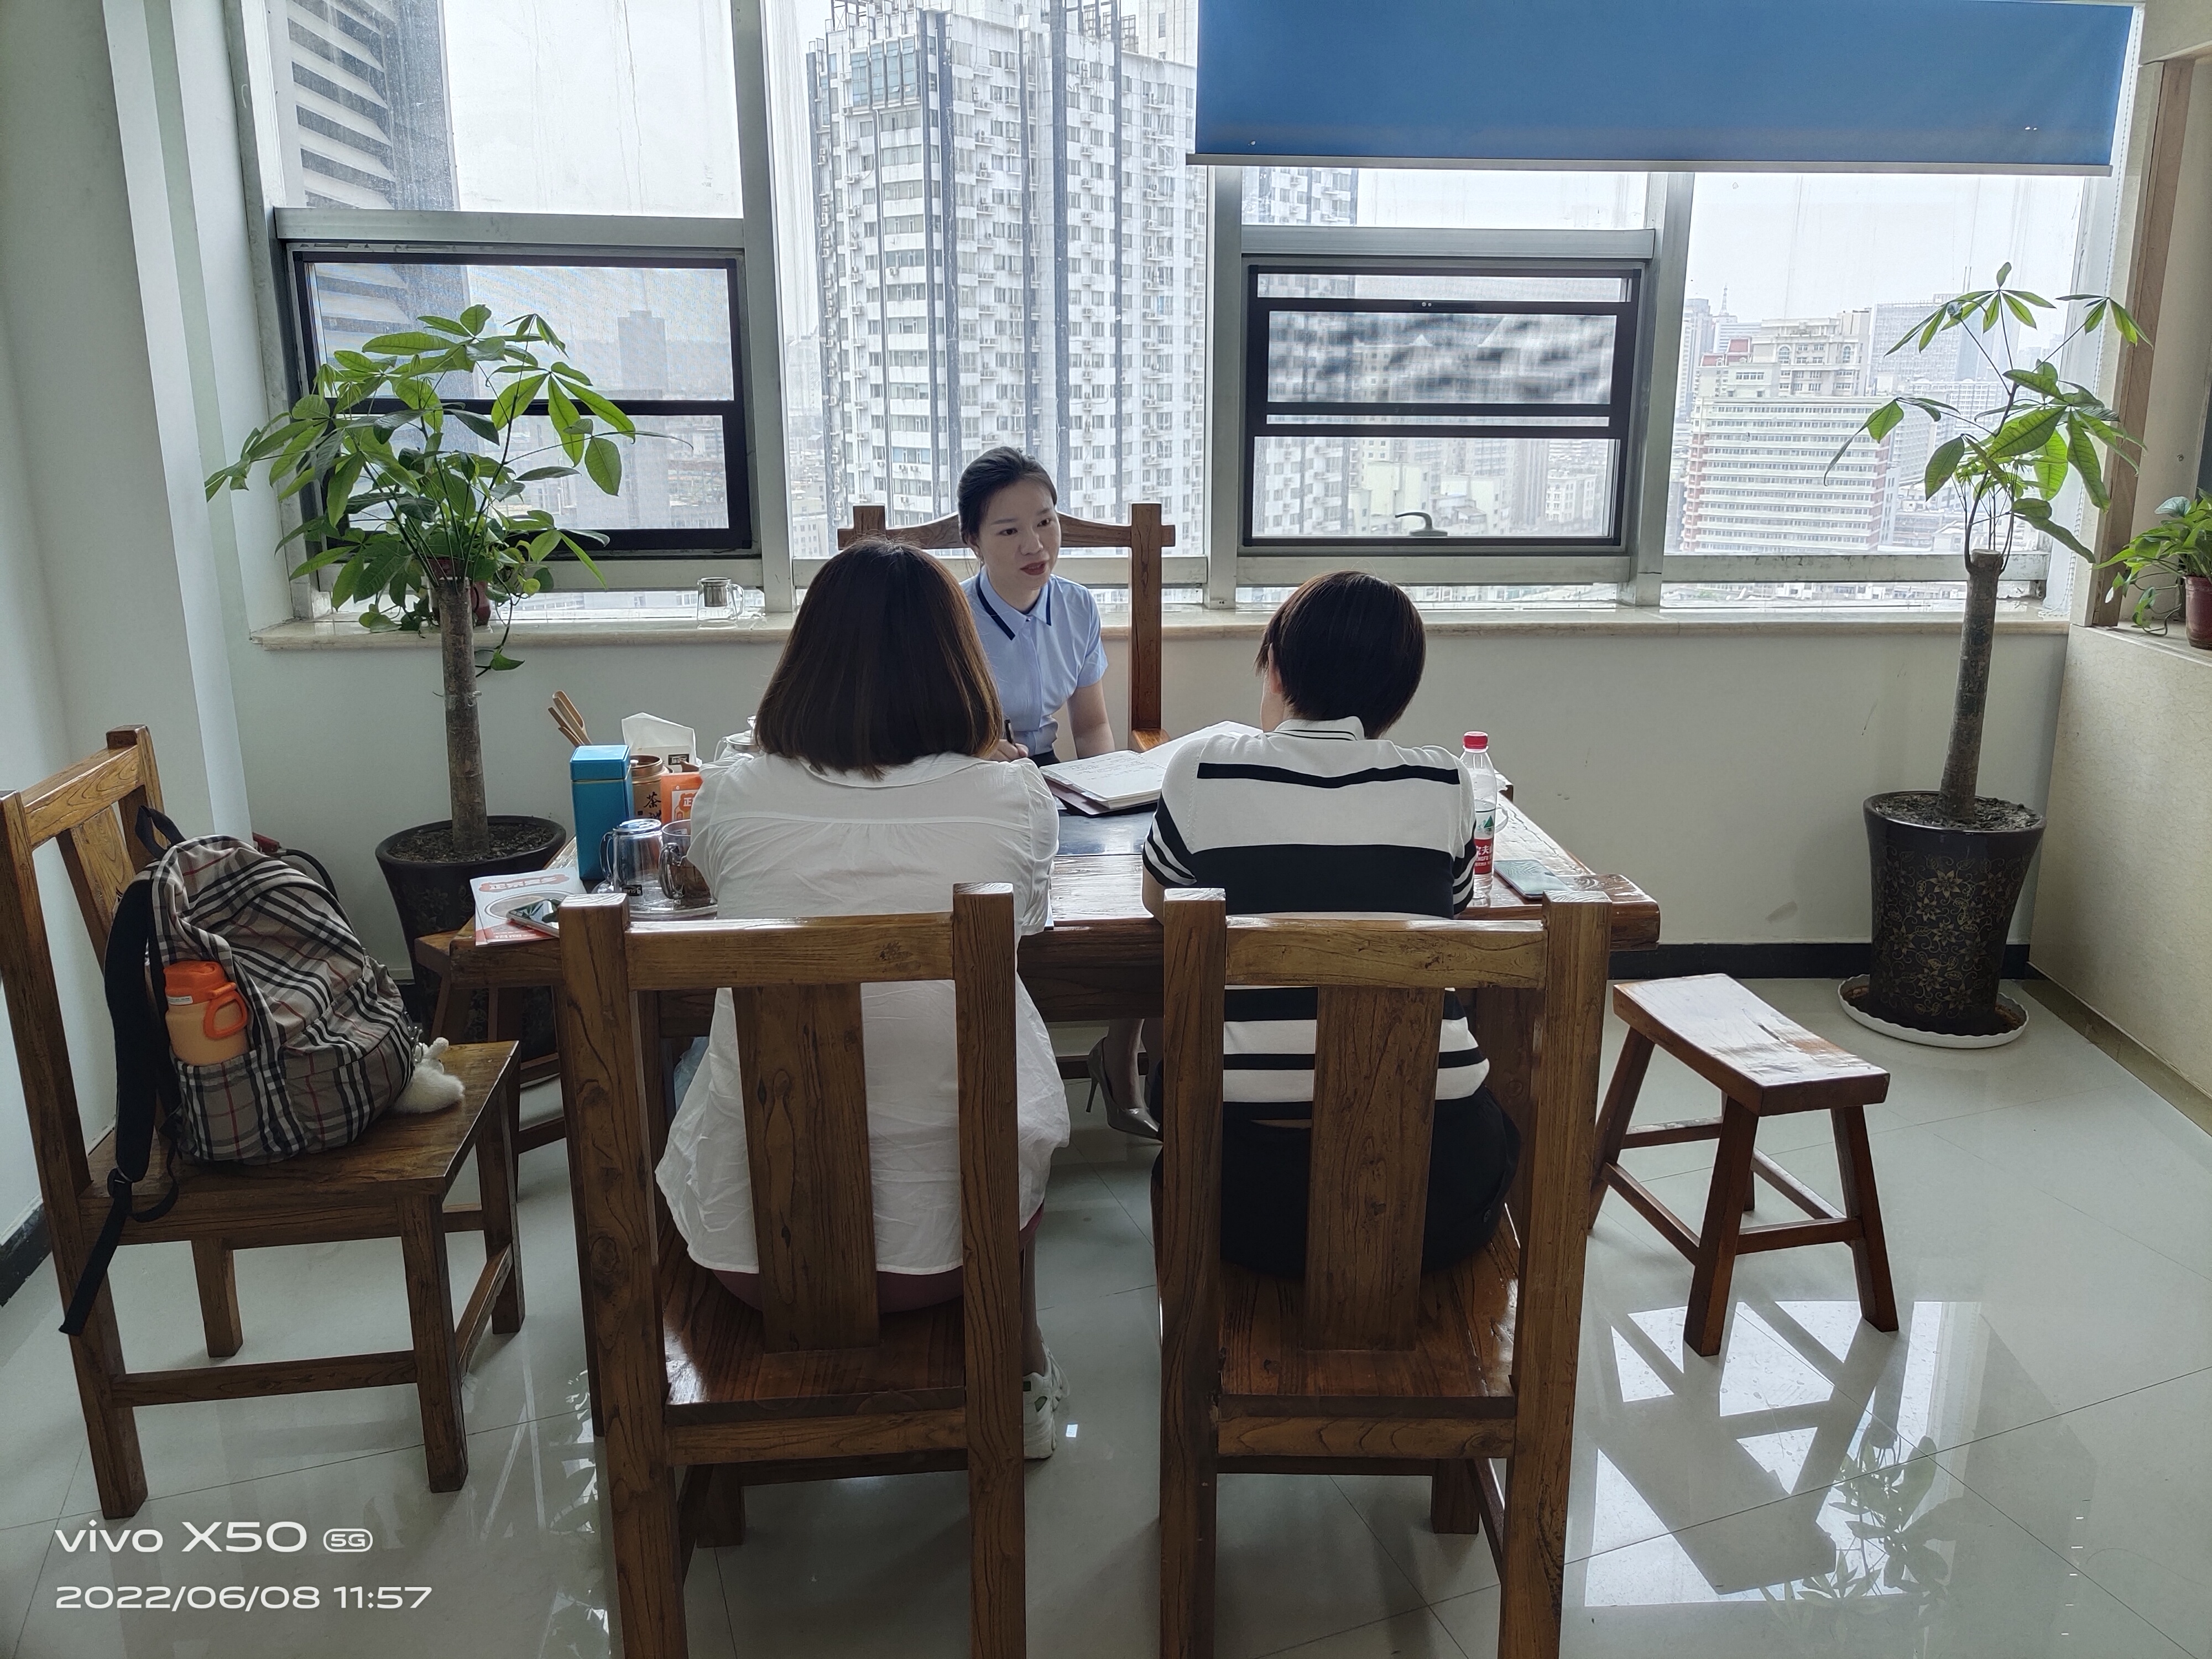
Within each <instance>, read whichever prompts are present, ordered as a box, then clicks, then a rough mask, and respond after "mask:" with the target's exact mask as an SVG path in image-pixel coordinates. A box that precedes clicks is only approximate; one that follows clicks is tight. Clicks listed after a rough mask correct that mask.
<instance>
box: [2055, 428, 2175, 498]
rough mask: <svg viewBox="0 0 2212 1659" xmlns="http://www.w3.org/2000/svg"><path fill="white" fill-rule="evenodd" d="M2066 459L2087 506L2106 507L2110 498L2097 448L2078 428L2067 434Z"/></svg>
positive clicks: (2070, 429) (2070, 430)
mask: <svg viewBox="0 0 2212 1659" xmlns="http://www.w3.org/2000/svg"><path fill="white" fill-rule="evenodd" d="M2066 459H2068V460H2069V461H2070V462H2072V463H2073V465H2074V471H2075V474H2076V475H2078V476H2079V477H2080V478H2081V489H2082V493H2083V494H2085V495H2087V496H2088V498H2089V504H2090V505H2091V506H2092V507H2100V508H2101V507H2105V506H2106V505H2108V504H2109V502H2110V501H2111V499H2112V498H2111V495H2109V494H2108V493H2107V491H2106V489H2105V469H2104V467H2103V466H2102V465H2100V463H2099V461H2098V459H2097V446H2096V444H2095V443H2094V442H2093V441H2091V439H2090V437H2089V435H2088V434H2087V432H2085V431H2084V430H2082V429H2081V428H2080V427H2079V426H2075V427H2071V428H2069V430H2068V432H2067V435H2066ZM2161 510H2163V509H2161Z"/></svg>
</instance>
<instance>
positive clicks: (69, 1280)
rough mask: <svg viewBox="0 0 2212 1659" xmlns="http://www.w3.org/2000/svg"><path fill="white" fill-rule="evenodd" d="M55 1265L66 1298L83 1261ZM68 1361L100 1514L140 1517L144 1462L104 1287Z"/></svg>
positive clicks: (114, 1517) (112, 1299) (143, 1498)
mask: <svg viewBox="0 0 2212 1659" xmlns="http://www.w3.org/2000/svg"><path fill="white" fill-rule="evenodd" d="M54 1266H55V1272H56V1273H57V1274H58V1276H59V1277H60V1279H61V1281H62V1295H63V1296H64V1297H67V1296H68V1295H69V1293H70V1291H73V1290H75V1289H76V1276H77V1273H78V1272H79V1271H80V1270H81V1269H82V1266H83V1263H82V1260H79V1261H77V1262H76V1263H75V1264H73V1265H72V1264H70V1263H66V1262H64V1261H63V1260H62V1257H61V1253H60V1252H59V1251H57V1252H56V1253H55V1257H54ZM70 1360H71V1362H72V1363H73V1364H75V1365H76V1394H77V1402H78V1404H79V1405H80V1406H81V1407H82V1408H83V1411H84V1435H85V1439H86V1441H87V1443H88V1444H89V1446H90V1448H91V1451H92V1474H93V1480H94V1482H95V1484H96V1485H97V1486H99V1488H100V1513H101V1514H102V1515H104V1516H106V1517H107V1518H108V1519H109V1520H111V1521H120V1520H123V1519H125V1517H127V1516H133V1515H136V1514H137V1513H138V1510H139V1509H140V1507H141V1506H142V1505H143V1504H144V1503H145V1501H146V1463H145V1460H144V1458H143V1457H142V1456H141V1455H139V1451H138V1419H137V1416H136V1415H135V1414H134V1413H132V1411H131V1407H128V1406H125V1405H119V1404H118V1403H117V1401H116V1399H115V1387H114V1385H115V1379H116V1378H118V1377H119V1376H122V1375H123V1338H122V1335H121V1334H120V1333H118V1331H117V1329H116V1328H115V1297H114V1293H113V1292H112V1291H110V1290H108V1288H107V1287H106V1285H102V1286H101V1287H100V1296H99V1298H98V1300H96V1301H95V1302H94V1304H92V1317H91V1318H89V1319H88V1320H87V1321H85V1325H84V1334H82V1336H73V1337H71V1338H70Z"/></svg>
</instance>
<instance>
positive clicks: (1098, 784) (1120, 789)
mask: <svg viewBox="0 0 2212 1659" xmlns="http://www.w3.org/2000/svg"><path fill="white" fill-rule="evenodd" d="M1255 729H1256V728H1255V727H1253V726H1246V725H1243V723H1241V722H1240V721H1237V720H1222V721H1220V722H1218V724H1216V725H1213V726H1206V728H1205V729H1204V730H1202V731H1198V732H1191V733H1190V734H1189V735H1188V737H1182V738H1172V739H1170V741H1169V742H1166V743H1164V744H1161V745H1160V746H1159V747H1158V748H1157V749H1154V750H1150V751H1149V752H1147V753H1146V754H1142V755H1139V754H1138V753H1137V752H1135V751H1134V750H1128V749H1116V750H1113V751H1111V752H1110V753H1108V754H1104V755H1092V756H1090V757H1087V758H1085V759H1083V760H1072V761H1062V762H1061V763H1060V764H1059V765H1057V766H1048V767H1047V768H1046V769H1045V774H1044V781H1045V782H1046V783H1048V784H1049V785H1050V786H1051V787H1052V792H1053V793H1054V794H1055V795H1057V796H1059V797H1060V800H1061V802H1062V803H1063V804H1064V805H1066V806H1067V807H1068V809H1069V810H1070V811H1077V812H1093V813H1095V812H1121V811H1127V809H1129V808H1130V807H1133V806H1149V805H1152V803H1153V802H1154V801H1156V800H1158V799H1159V798H1160V782H1161V780H1162V779H1164V778H1165V777H1166V776H1167V775H1168V763H1169V762H1170V761H1171V760H1173V759H1174V758H1175V757H1176V750H1179V749H1182V748H1183V747H1185V746H1186V745H1187V744H1194V743H1203V742H1205V741H1206V739H1207V738H1214V737H1218V736H1221V735H1222V734H1223V733H1225V732H1252V731H1255Z"/></svg>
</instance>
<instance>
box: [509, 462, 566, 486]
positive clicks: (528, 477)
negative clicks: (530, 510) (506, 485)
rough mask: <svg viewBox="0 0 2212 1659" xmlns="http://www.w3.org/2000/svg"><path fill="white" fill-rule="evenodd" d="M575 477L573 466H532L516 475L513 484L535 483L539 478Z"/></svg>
mask: <svg viewBox="0 0 2212 1659" xmlns="http://www.w3.org/2000/svg"><path fill="white" fill-rule="evenodd" d="M575 476H576V469H575V468H574V467H573V466H533V467H532V468H531V469H530V471H527V472H520V473H517V474H516V475H515V482H516V483H538V480H540V479H541V478H573V477H575Z"/></svg>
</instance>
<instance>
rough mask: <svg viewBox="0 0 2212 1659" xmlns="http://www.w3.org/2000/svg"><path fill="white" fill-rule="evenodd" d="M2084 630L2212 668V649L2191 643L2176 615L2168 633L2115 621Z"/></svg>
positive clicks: (2090, 633) (2094, 634)
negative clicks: (2109, 625) (2148, 632)
mask: <svg viewBox="0 0 2212 1659" xmlns="http://www.w3.org/2000/svg"><path fill="white" fill-rule="evenodd" d="M2082 632H2083V633H2085V634H2088V635H2092V636H2093V637H2095V638H2099V639H2112V640H2123V641H2127V642H2129V643H2130V644H2132V645H2136V646H2139V647H2142V648H2143V649H2145V650H2148V651H2157V652H2162V653H2165V654H2166V655H2167V656H2172V657H2179V658H2180V659H2182V660H2184V661H2185V662H2192V663H2195V664H2196V665H2197V666H2199V667H2201V668H2212V651H2207V650H2205V649H2204V648H2203V647H2202V646H2196V645H2191V644H2190V642H2189V639H2188V636H2187V635H2185V633H2184V632H2183V631H2182V626H2181V618H2180V617H2175V618H2174V619H2173V622H2172V625H2171V627H2170V629H2169V630H2168V631H2167V632H2166V633H2164V634H2146V633H2145V632H2143V630H2142V629H2140V628H2137V627H2136V626H2135V625H2134V624H2133V623H2124V622H2123V623H2114V624H2113V625H2112V627H2110V628H2085V629H2082Z"/></svg>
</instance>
